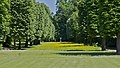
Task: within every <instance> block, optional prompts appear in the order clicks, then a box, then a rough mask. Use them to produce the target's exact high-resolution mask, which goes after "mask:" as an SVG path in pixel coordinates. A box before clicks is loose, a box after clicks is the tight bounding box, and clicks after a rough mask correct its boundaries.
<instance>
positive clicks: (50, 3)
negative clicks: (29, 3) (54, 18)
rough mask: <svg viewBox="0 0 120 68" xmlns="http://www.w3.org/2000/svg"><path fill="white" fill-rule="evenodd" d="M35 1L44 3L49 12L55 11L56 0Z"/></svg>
mask: <svg viewBox="0 0 120 68" xmlns="http://www.w3.org/2000/svg"><path fill="white" fill-rule="evenodd" d="M36 1H37V2H40V3H44V4H46V5H47V6H48V7H49V8H50V10H51V12H53V13H55V12H56V5H55V4H56V0H36Z"/></svg>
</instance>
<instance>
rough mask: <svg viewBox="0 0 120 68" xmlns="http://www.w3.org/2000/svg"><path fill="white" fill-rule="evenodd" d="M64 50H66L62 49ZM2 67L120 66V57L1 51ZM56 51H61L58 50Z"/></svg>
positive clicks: (77, 67)
mask: <svg viewBox="0 0 120 68" xmlns="http://www.w3.org/2000/svg"><path fill="white" fill-rule="evenodd" d="M62 52H64V51H62ZM0 53H4V55H2V56H0V60H1V61H0V68H119V67H120V57H119V56H116V57H114V56H113V57H100V56H93V57H92V56H71V55H67V56H65V55H64V56H61V55H57V54H54V53H53V52H52V51H51V52H50V51H48V52H47V51H46V52H43V51H39V50H38V51H36V50H33V51H9V52H0ZM56 53H59V52H57V51H56Z"/></svg>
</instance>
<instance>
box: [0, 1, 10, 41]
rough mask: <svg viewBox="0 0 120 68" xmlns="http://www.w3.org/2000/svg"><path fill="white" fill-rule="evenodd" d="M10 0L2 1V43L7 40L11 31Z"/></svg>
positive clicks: (0, 37) (0, 29) (0, 35)
mask: <svg viewBox="0 0 120 68" xmlns="http://www.w3.org/2000/svg"><path fill="white" fill-rule="evenodd" d="M9 12H10V0H2V1H0V43H1V42H6V38H7V36H8V34H9V32H10V29H9V24H10V18H11V16H10V13H9Z"/></svg>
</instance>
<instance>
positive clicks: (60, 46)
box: [60, 45, 82, 47]
mask: <svg viewBox="0 0 120 68" xmlns="http://www.w3.org/2000/svg"><path fill="white" fill-rule="evenodd" d="M78 46H82V45H67V46H60V47H78Z"/></svg>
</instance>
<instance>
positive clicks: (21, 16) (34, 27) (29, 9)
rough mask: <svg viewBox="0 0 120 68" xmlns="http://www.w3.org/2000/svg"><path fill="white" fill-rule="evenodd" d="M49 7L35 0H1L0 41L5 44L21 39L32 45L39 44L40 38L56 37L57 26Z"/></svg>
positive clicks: (26, 45) (50, 38)
mask: <svg viewBox="0 0 120 68" xmlns="http://www.w3.org/2000/svg"><path fill="white" fill-rule="evenodd" d="M52 22H53V21H52V17H51V13H50V10H49V8H48V7H47V6H46V5H45V4H42V3H38V2H36V1H35V0H2V1H0V42H1V43H3V46H7V45H8V46H9V45H11V42H12V41H14V46H16V42H17V41H19V46H18V49H21V42H24V41H25V47H28V42H30V45H31V46H32V44H33V43H32V42H34V44H39V43H40V40H44V41H50V40H53V39H54V33H55V27H54V25H53V23H52Z"/></svg>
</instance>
